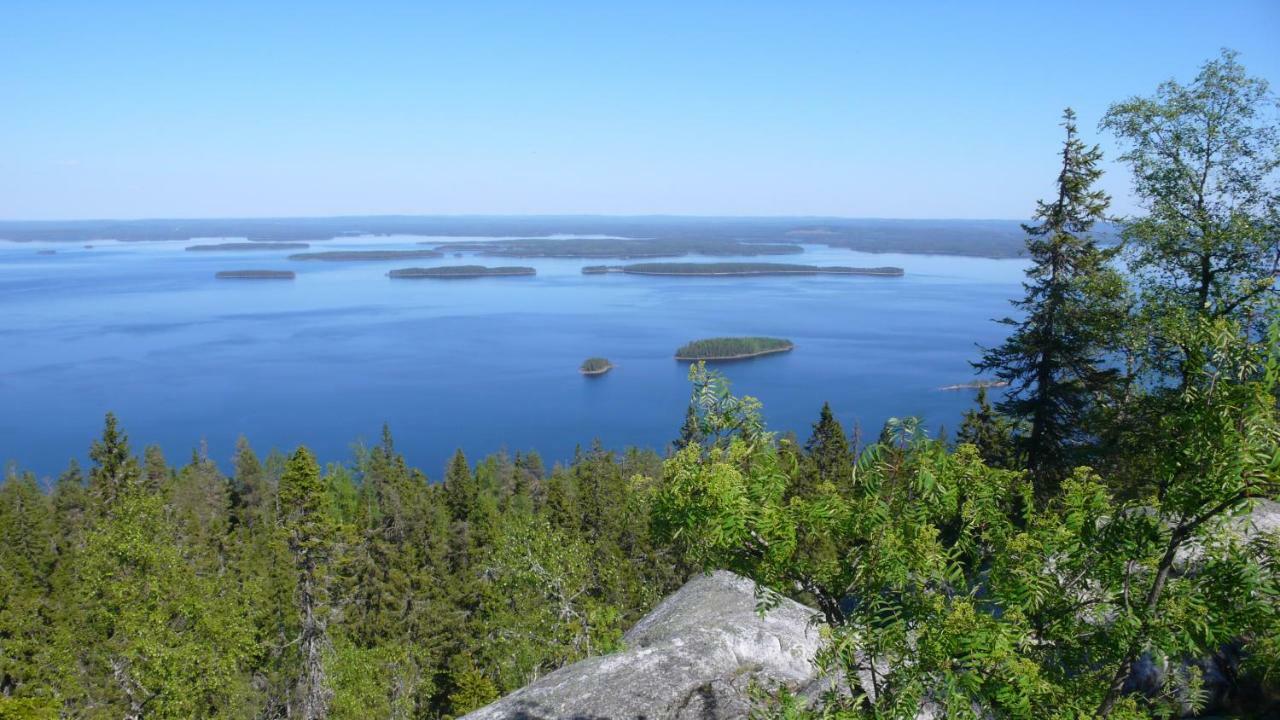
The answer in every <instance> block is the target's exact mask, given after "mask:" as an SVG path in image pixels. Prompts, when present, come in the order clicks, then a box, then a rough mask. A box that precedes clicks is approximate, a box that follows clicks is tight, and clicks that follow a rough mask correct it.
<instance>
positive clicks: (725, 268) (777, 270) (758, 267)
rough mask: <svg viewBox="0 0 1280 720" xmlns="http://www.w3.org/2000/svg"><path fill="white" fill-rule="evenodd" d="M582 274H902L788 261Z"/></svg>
mask: <svg viewBox="0 0 1280 720" xmlns="http://www.w3.org/2000/svg"><path fill="white" fill-rule="evenodd" d="M582 273H583V274H584V275H603V274H607V273H622V274H625V275H649V276H662V277H755V276H763V275H863V276H871V277H902V276H903V275H905V274H906V272H905V271H904V270H903V269H902V268H900V267H891V266H886V267H876V268H860V267H846V266H842V265H831V266H819V265H794V264H789V263H637V264H634V265H617V266H609V265H588V266H586V267H584V268H582Z"/></svg>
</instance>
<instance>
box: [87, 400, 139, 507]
mask: <svg viewBox="0 0 1280 720" xmlns="http://www.w3.org/2000/svg"><path fill="white" fill-rule="evenodd" d="M89 458H90V459H91V460H93V463H94V466H93V468H92V469H91V470H90V471H89V493H90V495H91V496H92V497H93V499H94V500H95V501H97V503H98V508H99V510H100V511H102V512H109V511H110V508H111V506H112V505H114V504H115V502H116V500H117V499H118V498H119V497H121V496H122V495H124V494H126V493H128V492H129V491H131V490H132V486H133V485H134V484H135V483H137V481H138V475H139V470H138V460H137V458H135V457H134V456H133V453H132V452H131V451H130V450H129V437H128V436H127V435H125V434H124V431H122V430H121V429H120V427H119V423H118V422H117V420H116V416H115V413H107V418H106V421H105V423H104V426H103V429H102V438H101V439H99V440H96V441H94V443H93V446H92V447H90V448H89Z"/></svg>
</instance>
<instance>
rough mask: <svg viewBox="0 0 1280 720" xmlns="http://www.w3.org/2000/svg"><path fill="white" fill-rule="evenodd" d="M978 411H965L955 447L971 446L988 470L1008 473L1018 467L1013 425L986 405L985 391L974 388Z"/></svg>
mask: <svg viewBox="0 0 1280 720" xmlns="http://www.w3.org/2000/svg"><path fill="white" fill-rule="evenodd" d="M977 405H978V407H977V408H976V409H973V410H966V411H965V413H964V418H963V419H962V420H961V422H960V429H959V430H958V431H957V432H956V443H957V444H968V445H972V446H974V447H975V448H977V450H978V455H979V457H981V458H982V461H983V462H984V463H986V464H987V465H988V466H990V467H997V468H1006V469H1011V468H1015V467H1017V466H1018V461H1017V450H1016V449H1015V448H1014V440H1013V427H1014V423H1013V421H1012V420H1010V419H1009V418H1008V417H1006V416H1004V415H1002V414H1000V413H998V412H996V411H995V410H994V409H993V408H992V407H991V404H990V403H989V402H987V388H986V387H979V388H978V397H977Z"/></svg>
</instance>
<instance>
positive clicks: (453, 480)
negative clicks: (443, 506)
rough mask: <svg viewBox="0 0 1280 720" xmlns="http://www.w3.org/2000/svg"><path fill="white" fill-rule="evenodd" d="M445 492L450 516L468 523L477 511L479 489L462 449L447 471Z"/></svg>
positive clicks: (451, 461)
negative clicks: (472, 513) (472, 514)
mask: <svg viewBox="0 0 1280 720" xmlns="http://www.w3.org/2000/svg"><path fill="white" fill-rule="evenodd" d="M444 492H445V497H446V499H447V501H448V504H449V514H450V515H451V516H452V517H453V519H454V520H455V521H458V522H463V521H466V520H467V519H468V518H469V517H470V516H471V512H472V511H473V510H474V509H475V506H476V498H477V496H478V495H479V487H478V486H477V483H476V478H475V476H474V475H472V474H471V466H470V465H468V464H467V456H466V455H464V454H463V453H462V449H461V448H459V449H458V450H457V451H455V452H454V453H453V458H451V459H450V460H449V467H448V469H447V470H445V474H444Z"/></svg>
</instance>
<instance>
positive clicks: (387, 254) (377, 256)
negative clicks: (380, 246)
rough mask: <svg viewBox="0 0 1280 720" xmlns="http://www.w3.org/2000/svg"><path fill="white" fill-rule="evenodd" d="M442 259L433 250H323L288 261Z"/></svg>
mask: <svg viewBox="0 0 1280 720" xmlns="http://www.w3.org/2000/svg"><path fill="white" fill-rule="evenodd" d="M438 257H444V254H443V253H440V252H437V251H435V250H325V251H322V252H309V253H296V254H294V255H290V256H289V259H290V260H322V261H330V262H342V261H348V260H409V259H414V258H438Z"/></svg>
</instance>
